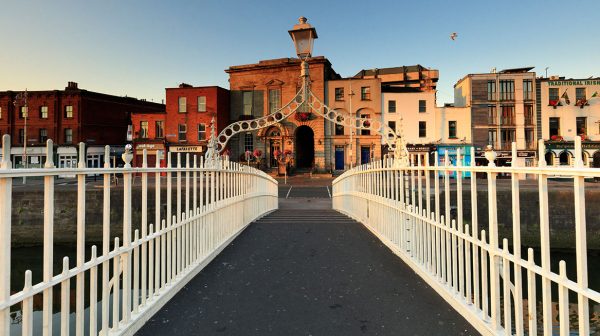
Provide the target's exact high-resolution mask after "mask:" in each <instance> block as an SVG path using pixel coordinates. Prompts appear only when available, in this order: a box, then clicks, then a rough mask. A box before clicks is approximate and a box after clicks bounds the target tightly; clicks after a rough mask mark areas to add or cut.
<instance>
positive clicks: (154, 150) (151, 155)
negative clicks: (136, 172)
mask: <svg viewBox="0 0 600 336" xmlns="http://www.w3.org/2000/svg"><path fill="white" fill-rule="evenodd" d="M144 149H145V150H146V155H147V156H146V164H147V166H148V167H156V159H157V158H156V157H157V155H158V156H160V158H161V159H160V166H161V167H166V159H165V144H164V143H137V144H134V148H133V150H134V153H135V157H134V158H133V166H134V167H141V166H142V163H143V156H144Z"/></svg>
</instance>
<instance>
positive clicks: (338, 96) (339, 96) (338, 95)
mask: <svg viewBox="0 0 600 336" xmlns="http://www.w3.org/2000/svg"><path fill="white" fill-rule="evenodd" d="M335 100H337V101H341V100H344V88H335Z"/></svg>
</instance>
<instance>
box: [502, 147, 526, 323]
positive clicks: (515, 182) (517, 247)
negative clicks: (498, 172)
mask: <svg viewBox="0 0 600 336" xmlns="http://www.w3.org/2000/svg"><path fill="white" fill-rule="evenodd" d="M517 159H518V157H517V143H516V142H513V143H512V160H511V162H512V167H513V168H517V167H518V166H519V164H518V161H517ZM511 183H512V187H511V191H512V218H513V255H514V256H515V259H516V260H521V213H520V209H521V200H520V197H519V176H518V175H517V174H516V173H512V174H511ZM504 261H505V262H508V261H507V259H504ZM514 272H515V275H514V279H515V293H514V295H515V297H514V302H515V330H516V332H517V335H522V334H523V288H522V282H523V279H522V277H521V266H519V265H518V263H515V264H514ZM503 280H504V281H505V282H506V281H509V280H510V279H503ZM509 301H510V300H509Z"/></svg>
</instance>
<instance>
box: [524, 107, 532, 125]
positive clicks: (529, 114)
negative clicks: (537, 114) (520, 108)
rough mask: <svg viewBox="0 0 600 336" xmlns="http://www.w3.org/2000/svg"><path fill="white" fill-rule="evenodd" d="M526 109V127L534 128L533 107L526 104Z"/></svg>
mask: <svg viewBox="0 0 600 336" xmlns="http://www.w3.org/2000/svg"><path fill="white" fill-rule="evenodd" d="M524 109H525V112H524V113H525V125H526V126H533V105H532V104H525V105H524Z"/></svg>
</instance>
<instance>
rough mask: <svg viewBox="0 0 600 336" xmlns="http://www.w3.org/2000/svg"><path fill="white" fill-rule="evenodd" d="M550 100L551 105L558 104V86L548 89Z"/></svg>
mask: <svg viewBox="0 0 600 336" xmlns="http://www.w3.org/2000/svg"><path fill="white" fill-rule="evenodd" d="M548 100H549V101H548V104H549V105H558V88H549V89H548Z"/></svg>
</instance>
